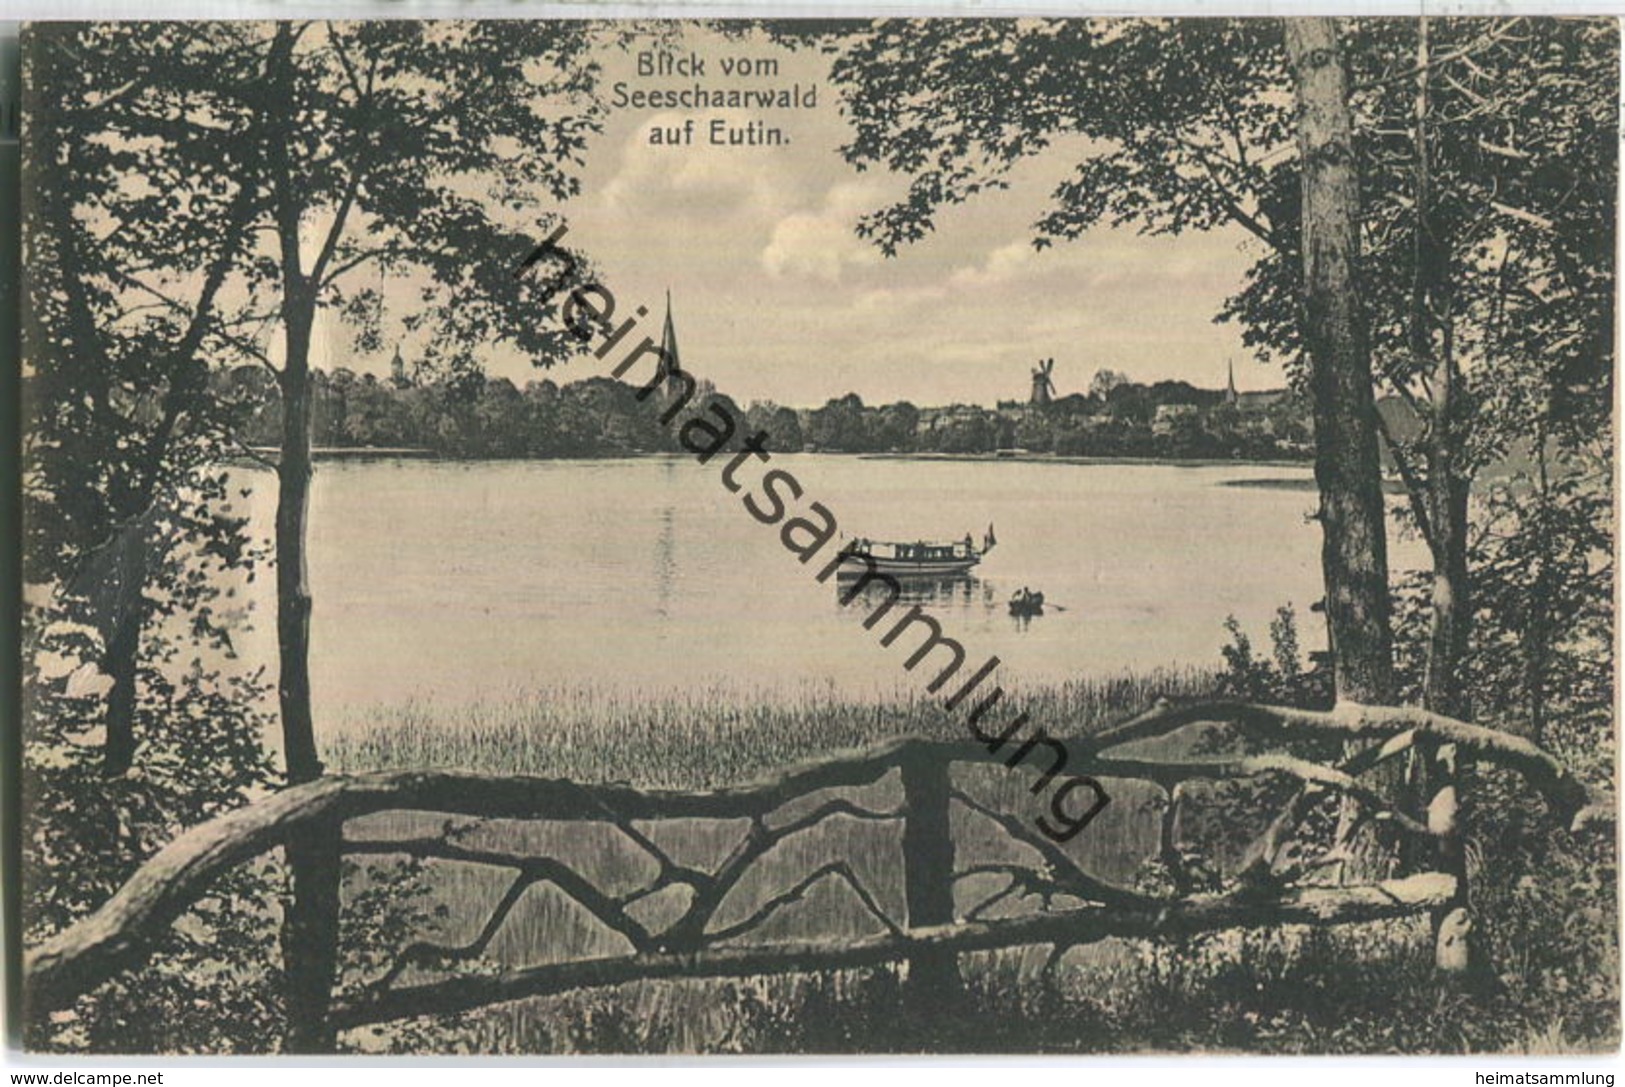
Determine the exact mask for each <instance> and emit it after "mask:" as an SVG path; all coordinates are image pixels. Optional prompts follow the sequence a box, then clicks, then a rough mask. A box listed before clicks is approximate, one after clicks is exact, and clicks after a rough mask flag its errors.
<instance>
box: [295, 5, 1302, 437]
mask: <svg viewBox="0 0 1625 1087" xmlns="http://www.w3.org/2000/svg"><path fill="white" fill-rule="evenodd" d="M662 53H663V54H666V55H668V56H670V57H673V58H683V59H684V60H685V61H687V60H689V59H690V58H692V57H694V56H698V57H699V58H700V59H701V60H702V61H703V64H704V71H703V74H701V75H697V76H688V75H682V74H676V73H673V74H670V75H661V74H642V75H640V71H639V64H640V54H645V56H644V58H643V60H642V63H643V64H644V65H645V72H647V69H648V68H649V67H653V66H656V65H658V64H660V63H661V62H660V61H659V59H658V54H662ZM724 58H744V59H748V60H750V61H752V62H758V61H776V62H777V65H778V72H777V74H776V75H766V76H752V77H744V76H740V75H739V74H738V73H737V71H736V72H735V73H733V74H726V73H724V71H723V60H724ZM600 59H601V63H602V64H603V67H604V91H605V93H606V94H609V95H610V96H611V97H612V99H613V97H614V88H615V86H616V84H618V83H624V84H625V86H626V90H627V91H628V92H634V91H640V90H641V91H649V90H667V89H672V90H674V89H680V88H686V87H692V86H693V85H695V84H696V83H698V84H699V85H700V86H702V87H705V88H707V89H729V88H741V89H756V90H762V89H778V88H786V87H792V86H796V85H799V87H800V88H801V89H802V91H803V93H805V92H806V90H807V89H808V88H812V87H816V95H817V98H816V102H817V105H816V108H813V109H766V110H712V111H683V110H671V109H651V108H638V107H637V106H636V105H635V104H634V103H632V102H630V101H628V102H627V104H626V105H624V106H623V107H621V108H612V112H611V114H610V116H609V117H608V119H607V121H606V124H605V126H604V131H603V133H602V134H601V135H600V136H599V137H597V138H596V140H595V141H594V143H593V145H592V146H591V148H590V150H589V152H588V161H587V166H586V169H585V170H584V172H583V174H582V190H583V191H582V193H581V195H580V196H578V197H576V198H574V199H572V200H571V201H569V202H568V203H567V204H566V205H564V207H563V208H561V210H562V211H563V212H564V214H565V215H566V216H567V219H568V222H569V231H570V233H569V236H568V239H567V240H568V242H569V243H570V244H572V245H574V246H576V247H579V248H580V249H582V250H584V251H585V252H587V253H588V254H590V256H591V257H592V259H593V260H594V262H595V263H596V264H597V266H598V267H599V269H600V271H601V274H602V277H603V282H604V284H605V285H606V286H607V287H609V289H610V290H611V291H612V292H613V293H614V295H615V298H616V300H617V304H618V305H619V306H621V307H627V306H637V305H644V306H647V307H648V308H649V310H650V311H651V316H650V317H649V318H647V319H645V323H646V324H647V325H648V326H649V327H648V331H650V332H651V333H654V334H656V335H658V322H659V320H660V318H661V316H662V314H663V311H664V307H665V297H666V292H667V291H668V290H669V291H670V293H671V305H672V310H673V320H674V323H675V327H676V330H677V334H678V342H679V345H680V348H681V354H682V360H683V365H684V367H685V369H687V370H689V371H690V372H692V373H694V374H695V375H696V376H699V377H703V378H707V379H709V380H711V381H713V382H715V383H716V385H717V387H718V388H719V389H721V390H722V391H724V392H727V393H728V394H729V395H731V396H732V397H734V398H735V399H736V400H737V401H739V402H740V403H748V402H749V401H751V400H758V399H760V400H773V401H776V402H778V403H780V404H786V405H791V406H797V407H806V406H816V405H818V404H822V403H823V402H825V401H827V400H829V399H831V398H833V397H837V396H841V395H844V394H845V393H848V392H856V393H857V394H858V395H859V396H861V397H862V398H863V400H864V402H865V403H887V402H891V401H894V400H908V401H911V402H913V403H915V404H916V405H921V406H925V405H933V404H947V403H955V402H963V403H979V404H984V405H989V406H991V405H993V404H995V403H996V402H998V401H999V400H1008V399H1017V398H1019V399H1025V398H1026V396H1027V394H1028V391H1029V388H1030V384H1031V379H1030V373H1031V371H1032V368H1033V366H1034V365H1035V364H1036V363H1037V362H1038V360H1040V359H1042V358H1054V359H1055V367H1054V380H1055V385H1056V392H1057V394H1058V395H1061V396H1064V395H1066V394H1068V393H1071V392H1081V391H1086V390H1087V388H1088V384H1089V380H1090V378H1091V377H1092V376H1093V375H1094V373H1095V372H1096V371H1097V370H1099V369H1102V368H1111V369H1114V370H1119V371H1121V372H1123V373H1126V374H1127V375H1128V376H1129V377H1130V378H1132V379H1134V380H1138V381H1156V380H1162V379H1167V378H1175V379H1181V380H1185V381H1189V382H1191V383H1192V384H1195V385H1198V386H1203V387H1208V388H1217V387H1221V386H1222V385H1223V384H1224V381H1225V374H1226V365H1227V363H1228V362H1229V361H1230V360H1234V362H1235V368H1236V384H1237V386H1238V387H1239V388H1241V389H1243V390H1247V389H1259V388H1274V387H1278V386H1280V385H1282V384H1284V378H1283V376H1282V374H1281V372H1280V370H1279V368H1278V367H1275V366H1270V365H1264V364H1260V363H1258V362H1257V361H1256V360H1255V359H1254V358H1253V357H1252V355H1251V354H1250V353H1249V352H1248V351H1247V350H1246V349H1245V348H1243V347H1242V345H1241V342H1240V336H1239V333H1238V330H1237V329H1236V328H1235V327H1234V326H1233V325H1218V324H1214V323H1213V321H1212V317H1213V315H1214V314H1215V313H1216V312H1217V311H1218V309H1219V307H1220V305H1221V303H1222V302H1223V300H1224V299H1225V298H1226V297H1227V296H1228V295H1230V294H1232V293H1233V292H1234V291H1235V290H1236V289H1237V288H1238V287H1239V286H1240V285H1241V282H1242V276H1243V273H1244V271H1245V269H1246V268H1247V266H1248V264H1249V263H1250V262H1251V260H1252V259H1253V254H1252V253H1251V250H1250V248H1249V246H1250V244H1252V243H1250V239H1248V237H1247V236H1246V235H1245V234H1244V232H1242V231H1241V230H1240V229H1239V228H1232V229H1228V230H1220V231H1214V232H1211V233H1206V234H1202V233H1194V234H1187V235H1183V236H1180V237H1177V238H1166V237H1163V238H1151V237H1143V236H1140V235H1138V234H1137V233H1135V232H1134V231H1132V230H1115V229H1110V228H1097V229H1095V230H1093V231H1091V232H1089V233H1087V234H1085V235H1084V236H1082V237H1081V238H1079V239H1077V240H1075V241H1071V242H1065V243H1060V244H1058V245H1056V246H1054V247H1052V248H1049V249H1046V250H1043V251H1037V250H1035V249H1034V248H1033V246H1032V244H1031V239H1032V223H1033V222H1034V221H1035V220H1036V219H1037V218H1038V217H1039V215H1040V214H1042V212H1043V211H1044V210H1045V209H1046V207H1047V206H1048V205H1049V200H1050V193H1051V192H1052V190H1053V188H1054V186H1055V185H1056V184H1057V183H1058V182H1060V181H1061V180H1062V179H1064V178H1065V177H1066V176H1067V175H1068V174H1069V173H1070V172H1071V169H1072V167H1073V166H1074V165H1075V163H1076V162H1077V160H1078V158H1079V156H1080V154H1081V150H1082V148H1081V146H1080V145H1079V144H1077V143H1072V144H1065V143H1062V144H1057V145H1056V146H1055V147H1054V148H1052V149H1051V151H1049V152H1046V153H1045V154H1044V155H1042V156H1035V157H1033V158H1030V159H1027V160H1024V161H1023V162H1021V163H1020V164H1018V166H1017V167H1016V169H1015V170H1014V171H1013V172H1012V174H1011V176H1010V181H1011V185H1010V188H1009V189H1008V190H1007V191H1004V192H994V193H988V194H984V195H983V196H980V197H978V198H975V199H974V200H973V201H971V202H969V203H967V204H964V205H959V206H954V207H949V208H946V209H944V210H943V212H942V213H941V214H940V215H939V216H938V217H937V229H936V231H935V232H934V233H933V234H932V235H931V236H929V237H927V238H926V239H924V240H922V241H919V242H915V243H913V244H911V245H909V246H906V247H904V248H903V249H902V250H901V251H900V252H899V254H898V255H897V256H895V257H891V258H886V257H883V256H882V255H881V253H880V251H879V250H878V249H877V248H875V247H874V246H873V245H872V244H870V243H868V242H866V241H864V240H861V239H859V238H858V237H857V236H856V234H855V233H854V227H855V226H856V224H857V222H858V220H859V218H860V217H861V216H862V215H863V214H865V213H866V212H871V211H874V210H876V209H879V208H881V207H883V206H885V205H886V204H887V203H889V202H890V201H891V200H892V199H895V197H896V196H897V195H898V194H900V193H902V192H903V191H905V189H906V185H907V179H906V178H905V177H902V176H898V175H892V174H889V173H887V172H886V171H884V170H875V169H871V170H869V171H868V172H865V173H859V172H858V171H857V170H856V169H855V168H854V167H852V166H851V165H849V164H848V163H846V162H845V160H843V159H842V158H841V156H840V154H839V148H840V146H841V145H842V143H844V142H845V141H846V140H847V139H849V138H850V131H849V128H848V126H847V122H846V120H845V119H844V118H843V117H842V116H841V114H840V111H839V100H838V96H837V95H836V93H835V91H834V89H833V88H832V87H831V86H830V84H829V81H828V71H827V64H828V60H827V58H825V57H823V56H821V55H819V54H817V53H813V52H807V51H791V50H787V49H785V48H783V47H781V46H778V45H776V44H774V43H772V42H769V41H766V40H765V39H762V38H745V39H734V40H730V39H725V38H723V37H722V36H720V35H718V34H716V33H714V32H712V31H708V30H705V29H703V28H699V27H695V26H693V25H685V26H683V27H682V28H681V31H680V34H679V35H678V36H677V37H675V38H673V39H662V40H660V41H659V42H657V41H656V40H655V39H653V38H650V39H647V40H646V41H642V42H634V43H633V44H631V45H630V46H628V47H627V48H626V49H624V50H623V49H616V48H612V47H611V48H606V49H605V50H604V51H603V53H602V54H601V58H600ZM690 119H692V120H693V121H694V122H695V124H694V137H693V141H692V142H691V143H689V144H686V145H684V144H678V145H676V146H663V145H651V130H653V129H657V128H658V129H661V130H670V129H678V130H680V129H682V127H683V126H684V124H685V122H686V121H688V120H690ZM753 120H756V121H760V122H762V123H764V124H766V125H768V126H772V127H776V128H778V129H780V130H781V131H782V133H783V139H784V141H785V142H784V143H783V144H781V145H779V146H728V145H726V144H724V145H720V146H717V145H712V144H710V142H709V140H708V139H707V136H708V134H709V131H710V125H711V122H712V121H721V122H723V124H724V125H731V126H742V125H746V124H749V123H750V122H751V121H753ZM539 240H540V239H538V241H539ZM622 312H623V313H624V312H625V309H624V308H623V310H622ZM343 339H344V337H343V336H342V335H341V334H338V333H337V330H336V329H335V330H334V333H333V335H332V336H331V337H330V343H329V344H328V345H327V346H328V351H327V352H325V354H326V355H327V356H328V358H327V361H328V362H329V363H331V364H333V365H343V364H345V363H344V361H343V360H342V359H341V357H340V356H346V355H348V350H349V349H348V347H347V345H346V346H341V343H340V341H341V340H343ZM407 354H408V357H410V350H408V352H407ZM388 356H389V353H388V352H386V353H385V354H384V355H381V356H378V357H375V358H372V359H367V360H361V359H355V358H350V360H349V362H348V365H350V366H352V367H353V368H356V369H370V370H375V371H382V370H383V369H384V368H385V367H387V362H388ZM612 361H613V360H612ZM322 364H323V363H322V360H321V359H320V358H319V359H318V365H322ZM606 369H607V367H606V366H605V364H604V363H602V362H598V361H597V360H593V359H591V358H586V359H581V360H576V361H573V362H570V363H567V364H564V365H561V366H557V367H554V368H552V369H550V370H547V371H545V372H541V371H538V370H537V369H536V368H535V367H533V366H532V365H531V364H530V363H528V362H526V361H524V360H522V359H518V358H515V357H510V356H504V355H503V354H502V353H501V352H494V353H493V355H492V357H491V358H490V360H489V362H488V371H489V372H490V373H492V374H493V375H498V376H503V377H508V378H510V379H512V380H514V381H515V382H516V383H518V384H521V385H522V384H523V383H525V382H526V381H529V380H533V379H535V378H537V377H548V378H551V379H553V380H555V381H561V382H563V381H571V380H578V379H581V378H585V377H589V376H593V375H594V374H599V373H603V372H605V371H606Z"/></svg>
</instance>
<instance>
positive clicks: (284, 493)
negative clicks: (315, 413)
mask: <svg viewBox="0 0 1625 1087" xmlns="http://www.w3.org/2000/svg"><path fill="white" fill-rule="evenodd" d="M305 293H306V292H305V291H304V290H303V285H302V284H298V283H297V281H295V284H294V285H293V286H292V287H290V288H289V289H288V293H287V295H286V297H285V301H284V305H283V321H284V326H285V328H286V330H287V336H286V340H285V343H286V348H287V351H286V357H285V359H284V362H283V369H282V375H281V385H282V449H281V456H280V460H279V462H278V466H277V479H278V491H277V511H276V558H277V570H276V573H277V647H278V650H279V655H280V666H281V670H280V674H279V677H278V682H277V695H278V699H279V702H280V708H281V713H282V743H283V752H284V758H285V759H286V761H287V767H288V779H289V781H290V782H292V783H293V784H300V783H303V782H307V781H311V780H314V779H315V778H318V777H320V776H321V774H322V764H321V760H320V758H319V757H318V755H317V752H316V731H315V723H314V716H313V713H312V709H311V699H310V613H311V597H310V581H309V572H308V569H307V566H306V561H305V544H306V531H307V527H308V521H309V514H310V481H311V454H310V427H311V412H310V392H311V389H310V339H311V330H312V328H313V327H314V325H315V313H316V301H315V298H314V297H313V296H311V297H306V296H305ZM287 859H288V867H289V870H290V876H291V882H292V894H291V896H290V898H289V900H288V903H287V908H286V913H285V915H284V918H283V927H282V952H283V969H284V971H285V975H286V976H285V979H284V980H285V988H284V999H285V1000H286V1001H287V1008H286V1015H287V1034H286V1037H285V1040H284V1047H285V1049H286V1050H287V1051H288V1052H290V1053H330V1052H332V1051H333V1048H334V1041H335V1039H334V1031H333V1028H332V1026H331V1024H330V1022H329V1019H328V1014H327V1011H328V1006H329V1004H330V1003H331V1001H332V995H333V981H334V977H335V975H336V970H337V954H338V915H339V835H338V828H337V827H335V826H329V825H326V824H322V825H316V826H312V827H308V828H302V829H300V830H297V831H294V832H292V833H290V834H289V836H288V842H287Z"/></svg>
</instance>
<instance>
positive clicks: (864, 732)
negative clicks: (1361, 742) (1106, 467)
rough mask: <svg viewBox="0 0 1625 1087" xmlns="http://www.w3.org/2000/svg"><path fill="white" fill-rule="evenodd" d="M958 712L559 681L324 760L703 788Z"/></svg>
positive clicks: (1058, 724) (1197, 675) (1091, 697)
mask: <svg viewBox="0 0 1625 1087" xmlns="http://www.w3.org/2000/svg"><path fill="white" fill-rule="evenodd" d="M1213 683H1214V676H1213V674H1212V673H1210V672H1206V671H1202V670H1198V669H1179V670H1174V669H1169V670H1160V671H1153V672H1148V673H1144V674H1127V675H1123V676H1119V677H1116V678H1112V679H1077V680H1070V681H1068V682H1066V683H1062V684H1059V685H1054V686H1048V685H1046V686H1041V687H1035V688H1031V689H1028V690H1020V689H1012V690H1011V691H1009V692H1008V693H1007V695H1006V699H1005V703H1004V705H1008V706H1011V707H1018V708H1019V709H1021V710H1023V711H1026V712H1027V713H1028V714H1029V715H1030V716H1031V718H1032V720H1033V722H1034V723H1035V726H1036V725H1042V726H1043V727H1045V728H1046V729H1047V730H1048V731H1049V732H1050V733H1051V734H1052V735H1058V736H1073V735H1086V734H1088V733H1091V732H1095V731H1098V730H1099V729H1101V728H1102V727H1104V726H1105V725H1107V724H1110V723H1112V722H1115V721H1118V720H1121V719H1122V718H1123V717H1125V716H1127V715H1129V714H1131V713H1136V712H1138V711H1140V710H1143V709H1145V708H1147V707H1148V706H1150V705H1151V703H1152V702H1154V701H1155V700H1156V699H1157V698H1159V697H1162V696H1167V697H1169V698H1173V699H1181V698H1193V697H1198V696H1201V695H1204V694H1207V693H1209V692H1210V691H1211V690H1212V687H1213ZM963 710H964V707H961V712H958V713H952V714H951V713H948V712H947V711H945V710H944V709H943V708H942V705H941V702H940V701H939V700H937V699H935V698H926V697H924V696H922V695H921V694H920V693H919V688H917V687H915V688H910V689H905V690H900V691H899V692H898V694H897V695H896V696H895V697H894V698H892V699H889V700H886V701H882V702H865V701H857V700H849V699H845V698H842V697H841V696H840V693H839V692H838V690H836V689H835V688H834V687H833V686H806V687H799V688H792V689H788V690H784V691H773V690H764V691H757V692H749V693H747V694H746V695H745V696H744V697H740V696H739V694H738V693H737V692H733V691H725V690H722V689H712V690H699V691H695V692H691V693H687V694H672V695H668V696H665V697H661V698H658V699H645V698H643V697H639V696H637V695H634V694H629V693H627V692H622V691H613V690H608V689H605V688H602V687H571V686H555V687H548V688H542V689H538V690H535V691H525V692H519V691H515V692H509V693H507V694H505V695H502V696H499V697H491V698H486V699H482V700H479V701H476V702H472V703H469V704H466V705H460V706H458V707H457V708H455V709H453V710H447V709H444V708H442V707H439V706H436V705H434V704H432V703H426V702H420V701H408V702H406V703H404V704H401V705H397V706H388V707H374V708H369V709H366V710H364V711H361V712H360V713H359V714H358V715H357V716H355V717H354V718H351V719H348V720H344V721H341V722H338V727H335V728H333V729H331V730H330V731H331V732H332V735H331V736H330V737H329V738H328V740H327V742H326V745H325V747H324V752H323V757H324V761H325V762H326V764H327V765H328V766H330V767H331V768H333V769H334V770H338V771H361V770H389V769H422V768H425V767H438V768H446V769H449V768H458V769H464V770H476V771H481V772H485V773H493V774H537V775H542V776H546V777H567V778H571V779H573V780H576V781H593V782H612V781H620V782H627V783H630V784H633V785H638V786H643V787H666V788H702V787H708V786H715V785H724V784H732V783H737V782H741V781H745V780H749V779H750V778H753V777H756V776H758V775H761V774H763V773H766V772H768V771H771V770H775V769H778V768H781V767H783V766H785V765H788V764H790V763H795V762H801V761H805V760H808V759H813V758H817V757H820V756H824V755H829V754H831V753H832V752H836V751H841V750H845V749H849V748H856V747H868V746H871V745H873V744H877V743H880V742H882V741H884V740H887V739H890V738H892V737H896V736H904V735H910V736H924V737H938V738H942V739H964V738H965V737H966V736H967V735H968V733H967V732H966V728H965V714H964V712H963ZM1000 712H1001V713H1002V712H1003V711H1002V710H1001V711H1000ZM1012 712H1013V711H1012ZM1002 719H1008V718H1002Z"/></svg>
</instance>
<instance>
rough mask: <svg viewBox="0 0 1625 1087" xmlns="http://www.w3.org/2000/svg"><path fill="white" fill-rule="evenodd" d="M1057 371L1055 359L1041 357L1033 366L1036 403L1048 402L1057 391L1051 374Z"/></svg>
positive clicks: (1034, 399)
mask: <svg viewBox="0 0 1625 1087" xmlns="http://www.w3.org/2000/svg"><path fill="white" fill-rule="evenodd" d="M1054 372H1055V360H1054V359H1040V360H1039V363H1038V365H1037V366H1036V367H1034V368H1033V395H1032V400H1031V402H1032V403H1034V404H1048V403H1049V401H1050V397H1051V396H1052V395H1054V393H1055V382H1054V380H1053V379H1051V377H1050V375H1051V374H1053V373H1054Z"/></svg>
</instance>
